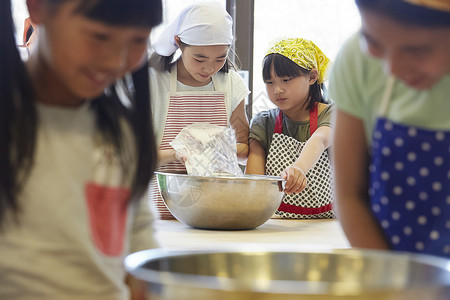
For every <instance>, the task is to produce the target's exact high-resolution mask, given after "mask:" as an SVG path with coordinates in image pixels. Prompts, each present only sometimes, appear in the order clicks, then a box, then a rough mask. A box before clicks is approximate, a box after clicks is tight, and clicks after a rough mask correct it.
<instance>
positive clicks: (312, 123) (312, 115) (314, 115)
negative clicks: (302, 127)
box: [309, 102, 319, 135]
mask: <svg viewBox="0 0 450 300" xmlns="http://www.w3.org/2000/svg"><path fill="white" fill-rule="evenodd" d="M318 118H319V109H318V108H317V102H315V103H314V105H313V107H311V110H310V111H309V131H310V132H311V135H313V133H314V132H315V131H316V129H317V120H318Z"/></svg>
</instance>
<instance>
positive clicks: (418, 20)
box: [355, 0, 450, 27]
mask: <svg viewBox="0 0 450 300" xmlns="http://www.w3.org/2000/svg"><path fill="white" fill-rule="evenodd" d="M355 3H356V5H357V6H358V7H359V8H360V9H361V8H363V9H368V10H372V11H375V12H377V13H380V14H383V15H385V16H387V17H390V18H392V19H394V20H395V21H398V22H401V23H405V24H410V25H419V26H425V27H447V26H450V13H449V12H445V11H440V10H437V9H431V8H427V7H424V6H419V5H414V4H410V3H407V2H405V1H402V0H355Z"/></svg>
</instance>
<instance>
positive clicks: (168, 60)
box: [149, 42, 236, 73]
mask: <svg viewBox="0 0 450 300" xmlns="http://www.w3.org/2000/svg"><path fill="white" fill-rule="evenodd" d="M189 46H190V45H188V44H185V43H183V42H180V49H181V50H183V49H184V48H186V47H189ZM230 51H231V49H230ZM175 54H176V52H175V53H173V54H171V55H169V56H163V55H160V54H158V53H156V52H153V53H152V55H151V56H150V60H149V64H150V66H151V67H154V68H155V69H157V70H159V71H167V72H170V70H171V69H172V66H173V65H174V64H176V63H177V62H178V59H179V58H178V59H177V60H176V61H173V60H174V57H175ZM230 69H236V67H235V65H234V64H233V63H232V62H231V60H230V59H229V57H228V56H227V59H226V61H225V64H224V65H223V67H222V68H221V69H220V70H219V72H222V73H228V71H229V70H230Z"/></svg>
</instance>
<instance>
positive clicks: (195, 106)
mask: <svg viewBox="0 0 450 300" xmlns="http://www.w3.org/2000/svg"><path fill="white" fill-rule="evenodd" d="M212 83H213V86H214V87H216V86H217V85H216V84H215V83H214V79H212ZM169 88H170V91H169V92H168V93H167V97H168V101H169V108H168V112H167V117H166V123H165V124H158V125H157V126H164V133H163V137H162V141H161V146H160V147H159V149H160V150H169V149H173V148H172V146H170V144H169V143H170V142H171V141H173V140H174V139H175V137H176V136H177V135H178V133H179V132H180V131H181V130H182V129H183V128H184V127H186V126H188V125H190V124H192V123H197V122H206V123H210V124H214V125H218V126H224V127H226V126H228V117H227V112H226V105H225V97H226V94H225V92H216V91H185V92H177V91H176V90H177V68H176V67H174V68H172V72H171V74H170V85H169ZM156 170H157V171H161V172H169V173H186V168H185V167H184V165H183V164H182V163H180V162H170V163H167V164H164V165H162V166H160V167H158V168H157V169H156ZM149 201H150V205H151V207H152V209H153V211H155V210H156V211H157V212H158V214H159V218H160V219H163V220H164V219H174V217H173V216H172V214H171V213H170V211H169V210H168V209H167V207H166V205H165V204H164V201H163V200H162V198H161V194H160V192H159V189H158V183H157V180H156V177H153V179H152V180H151V182H150V191H149Z"/></svg>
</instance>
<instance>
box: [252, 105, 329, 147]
mask: <svg viewBox="0 0 450 300" xmlns="http://www.w3.org/2000/svg"><path fill="white" fill-rule="evenodd" d="M333 110H334V105H333V104H329V105H328V106H327V107H326V108H325V109H324V110H323V111H322V112H321V113H320V114H319V116H318V120H317V128H319V127H320V126H329V127H331V117H332V112H333ZM279 111H280V110H279V109H278V108H274V109H271V110H268V111H262V112H260V113H258V114H257V115H255V116H254V117H253V119H252V120H251V123H250V135H249V137H250V138H254V139H256V140H257V141H258V142H259V143H260V144H261V146H262V147H263V148H264V150H265V151H266V156H267V154H268V152H269V148H270V145H271V143H272V135H273V133H274V130H275V121H276V119H277V115H278V113H279ZM283 134H285V135H288V136H290V137H293V138H295V139H296V140H297V141H299V142H306V141H307V140H308V139H309V138H310V137H311V133H310V127H309V121H299V122H295V121H292V120H290V119H289V118H288V117H287V116H286V115H284V117H283Z"/></svg>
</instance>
